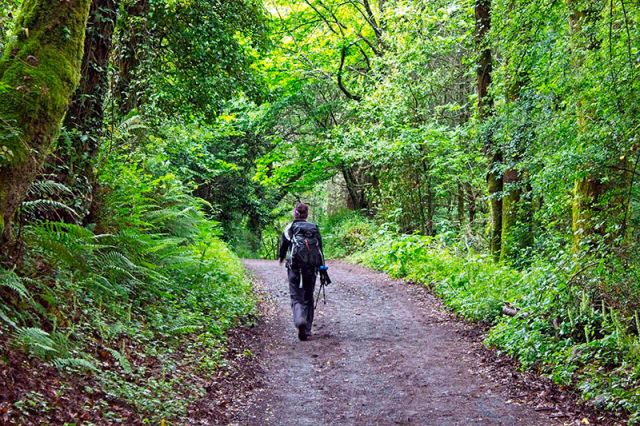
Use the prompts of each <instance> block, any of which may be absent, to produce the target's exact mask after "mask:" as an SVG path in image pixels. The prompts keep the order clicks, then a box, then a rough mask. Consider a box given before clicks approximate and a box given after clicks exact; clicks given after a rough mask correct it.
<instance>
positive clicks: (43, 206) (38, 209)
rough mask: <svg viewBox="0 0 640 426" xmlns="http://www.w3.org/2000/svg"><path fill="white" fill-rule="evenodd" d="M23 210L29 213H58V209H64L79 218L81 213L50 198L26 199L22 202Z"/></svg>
mask: <svg viewBox="0 0 640 426" xmlns="http://www.w3.org/2000/svg"><path fill="white" fill-rule="evenodd" d="M22 210H24V211H26V212H29V213H40V214H46V213H51V214H57V210H64V211H66V212H67V213H69V214H71V215H72V216H73V217H74V218H76V219H79V218H80V215H79V214H78V213H77V212H76V211H75V210H74V209H72V208H71V207H69V206H68V205H66V204H65V203H62V202H60V201H55V200H48V199H44V198H40V199H38V200H32V201H24V202H23V203H22Z"/></svg>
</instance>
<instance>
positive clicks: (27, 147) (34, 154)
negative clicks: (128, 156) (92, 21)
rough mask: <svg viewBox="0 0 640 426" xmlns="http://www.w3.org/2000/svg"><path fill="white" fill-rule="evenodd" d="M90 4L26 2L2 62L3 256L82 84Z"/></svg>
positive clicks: (0, 236) (0, 191)
mask: <svg viewBox="0 0 640 426" xmlns="http://www.w3.org/2000/svg"><path fill="white" fill-rule="evenodd" d="M90 2H91V1H90V0H66V1H47V0H25V1H24V3H23V5H22V8H21V11H20V15H19V16H18V18H17V22H16V31H17V34H16V38H15V40H13V41H12V42H11V43H10V44H8V45H7V47H6V49H5V52H4V55H3V57H2V60H1V61H0V253H3V254H6V247H7V244H8V242H10V241H11V239H12V232H11V222H12V220H13V216H14V214H15V212H16V210H17V209H18V207H19V206H20V203H21V202H22V200H23V199H24V196H25V194H26V191H27V188H28V187H29V184H30V183H31V182H32V181H33V179H34V178H35V176H36V173H37V172H38V170H39V169H40V167H41V166H42V163H43V161H44V159H45V158H46V156H47V154H48V151H49V148H50V146H51V141H52V140H53V138H54V137H56V135H57V133H58V131H59V130H60V124H61V122H62V119H63V117H64V114H65V112H66V110H67V107H68V106H69V99H70V98H71V96H72V94H73V92H74V90H75V89H76V86H77V85H78V81H79V78H80V65H81V64H82V53H83V48H84V36H85V27H86V23H87V17H88V16H89V5H90Z"/></svg>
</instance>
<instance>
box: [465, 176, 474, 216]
mask: <svg viewBox="0 0 640 426" xmlns="http://www.w3.org/2000/svg"><path fill="white" fill-rule="evenodd" d="M465 190H466V193H467V206H468V207H467V209H468V212H469V226H473V224H474V223H475V222H476V194H475V193H474V192H473V186H471V184H470V183H466V184H465Z"/></svg>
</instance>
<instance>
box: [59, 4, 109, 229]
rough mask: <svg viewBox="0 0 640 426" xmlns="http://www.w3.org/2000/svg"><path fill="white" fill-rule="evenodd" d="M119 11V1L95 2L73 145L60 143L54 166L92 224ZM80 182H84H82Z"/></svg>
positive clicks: (71, 120) (72, 119) (71, 127)
mask: <svg viewBox="0 0 640 426" xmlns="http://www.w3.org/2000/svg"><path fill="white" fill-rule="evenodd" d="M117 11H118V1H117V0H93V1H92V2H91V9H90V12H89V21H88V23H87V35H86V38H85V43H84V56H83V58H82V75H81V78H80V84H79V86H78V89H77V90H76V92H75V94H74V96H73V99H72V101H71V104H70V105H69V110H68V111H67V115H66V117H65V121H64V127H65V128H66V129H67V131H68V132H69V136H70V137H69V140H70V142H71V143H70V144H64V143H63V141H62V140H61V141H59V143H58V148H57V149H56V151H55V153H54V156H53V158H50V161H51V163H52V164H53V166H54V167H55V168H57V169H58V170H56V171H54V173H55V174H56V175H57V176H58V179H59V181H60V182H61V183H64V184H65V185H66V186H68V187H69V188H71V189H72V190H73V192H74V196H75V197H76V199H78V201H79V204H80V208H79V209H77V210H79V211H77V213H78V214H79V215H80V218H81V219H85V218H86V219H87V220H89V221H92V218H91V217H89V216H91V214H90V213H91V212H92V211H93V209H92V208H91V206H92V203H93V199H94V197H95V194H96V193H97V192H98V191H97V186H96V185H97V184H96V182H95V173H94V160H95V156H96V154H97V151H98V144H99V141H100V140H101V137H102V136H103V132H102V128H103V119H104V99H105V97H106V95H107V89H108V87H107V80H108V74H107V73H108V67H109V58H110V56H111V47H112V36H113V30H114V27H115V21H116V17H117ZM79 179H81V180H82V181H81V182H79Z"/></svg>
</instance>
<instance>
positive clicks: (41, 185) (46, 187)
mask: <svg viewBox="0 0 640 426" xmlns="http://www.w3.org/2000/svg"><path fill="white" fill-rule="evenodd" d="M58 194H66V195H73V191H72V190H71V188H69V187H68V186H67V185H65V184H63V183H60V182H56V181H53V180H50V179H45V180H36V181H34V182H33V183H32V184H31V185H29V189H28V190H27V195H29V196H36V197H40V198H42V197H44V196H51V195H58Z"/></svg>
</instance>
